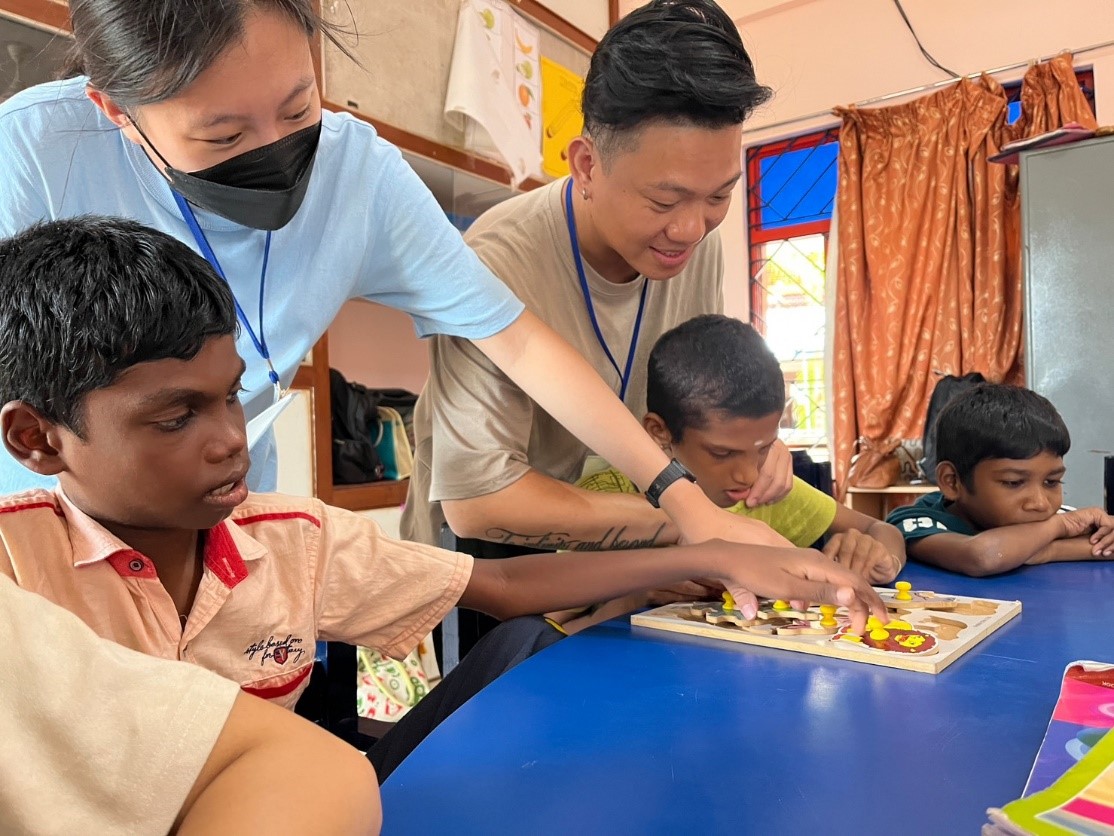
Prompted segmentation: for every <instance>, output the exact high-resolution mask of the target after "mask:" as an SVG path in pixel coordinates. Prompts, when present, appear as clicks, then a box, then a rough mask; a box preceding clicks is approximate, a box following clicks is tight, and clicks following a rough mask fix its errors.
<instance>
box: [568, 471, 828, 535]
mask: <svg viewBox="0 0 1114 836" xmlns="http://www.w3.org/2000/svg"><path fill="white" fill-rule="evenodd" d="M577 487H581V488H584V489H585V490H589V491H599V492H600V493H641V491H639V490H638V488H637V487H636V486H635V484H634V482H632V481H631V480H630V479H628V478H627V477H626V476H624V475H623V474H622V473H620V472H619V471H617V470H614V469H612V470H603V471H600V472H599V473H596V474H593V475H591V476H586V477H585V478H583V479H581V480H580V481H579V482H578V483H577ZM836 508H837V506H836V501H835V500H834V499H832V497H830V496H828V495H827V494H826V493H824V492H823V491H818V490H817V489H816V488H814V487H812V485H810V484H808V483H807V482H804V481H802V480H800V479H798V478H796V477H793V487H792V488H790V490H789V494H788V495H787V496H786V497H785V499H783V500H781V501H780V502H775V503H774V504H773V505H762V506H759V507H758V508H748V507H747V506H746V503H745V502H740V503H739V504H738V505H733V506H731V507H730V508H728V509H727V510H728V511H730V512H731V513H732V514H740V515H742V516H744V517H750V518H751V519H752V520H758V521H759V522H764V523H765V524H766V525H768V526H769V527H770V528H772V529H773V530H774V531H776V532H777V533H778V534H780V535H781V536H782V537H784V538H785V539H787V540H789V541H790V542H791V543H793V545H795V546H800V547H801V548H807V547H808V546H811V545H812V544H813V543H815V542H816V541H817V540H819V539H820V538H821V537H823V536H824V534H826V533H827V531H828V529H829V528H831V526H832V521H833V520H835V515H836Z"/></svg>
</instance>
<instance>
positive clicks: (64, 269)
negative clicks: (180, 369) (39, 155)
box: [0, 215, 236, 435]
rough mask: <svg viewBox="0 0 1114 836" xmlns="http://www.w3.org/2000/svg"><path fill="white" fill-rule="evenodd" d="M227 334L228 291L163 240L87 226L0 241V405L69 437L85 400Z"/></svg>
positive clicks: (97, 223)
mask: <svg viewBox="0 0 1114 836" xmlns="http://www.w3.org/2000/svg"><path fill="white" fill-rule="evenodd" d="M235 333H236V310H235V303H234V302H233V299H232V293H231V291H230V290H229V289H228V285H226V284H225V283H224V281H223V280H222V279H221V278H220V277H219V276H218V275H217V274H216V273H215V272H214V271H213V268H211V267H210V266H209V264H208V262H206V261H205V259H203V258H202V257H201V256H199V255H197V254H196V253H195V252H194V251H193V250H191V249H190V248H189V247H187V246H186V245H185V244H183V243H181V242H180V241H178V240H177V239H175V238H171V237H170V236H169V235H166V234H164V233H162V232H158V231H156V230H153V229H149V228H147V227H145V226H142V225H141V224H138V223H135V222H134V221H129V220H123V219H119V218H102V217H96V216H92V215H87V216H84V217H80V218H72V219H69V220H62V221H53V222H51V223H44V224H40V225H38V226H33V227H31V228H30V229H27V230H26V231H24V232H22V233H20V234H19V235H16V236H15V237H13V238H8V239H6V240H0V404H4V403H8V402H9V401H17V400H18V401H24V402H25V403H27V404H29V405H30V406H32V407H34V408H35V409H37V410H38V411H39V412H40V413H42V415H43V416H44V417H46V418H48V419H49V420H51V421H54V422H55V423H58V424H61V425H62V426H65V427H67V428H69V429H70V430H72V431H73V432H75V433H77V434H78V435H80V434H81V431H82V430H81V405H82V401H83V398H84V397H85V395H86V394H88V393H89V392H91V391H93V390H94V389H103V388H105V387H106V386H111V385H112V383H113V382H114V381H115V380H116V379H117V378H118V377H119V376H120V374H121V373H122V372H124V371H125V370H126V369H128V368H130V367H131V366H134V365H136V364H138V363H146V362H148V361H151V360H163V359H167V358H174V359H178V360H188V359H190V358H192V357H194V356H195V355H196V354H197V352H198V351H200V350H201V347H202V345H203V344H204V343H205V341H206V340H208V339H209V338H210V337H216V336H224V335H227V334H235Z"/></svg>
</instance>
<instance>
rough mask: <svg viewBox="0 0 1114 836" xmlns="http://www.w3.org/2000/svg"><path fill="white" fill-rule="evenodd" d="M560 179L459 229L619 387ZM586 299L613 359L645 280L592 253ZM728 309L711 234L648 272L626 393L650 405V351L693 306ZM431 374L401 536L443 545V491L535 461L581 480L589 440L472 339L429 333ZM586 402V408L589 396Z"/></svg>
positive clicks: (475, 488) (634, 406)
mask: <svg viewBox="0 0 1114 836" xmlns="http://www.w3.org/2000/svg"><path fill="white" fill-rule="evenodd" d="M565 182H566V181H565V180H558V181H555V182H554V183H551V184H549V185H548V186H545V187H543V188H540V189H536V190H535V191H532V192H529V193H527V194H524V195H519V196H518V197H515V198H512V199H510V200H507V201H505V202H503V203H501V204H499V205H498V206H495V207H494V208H492V209H491V210H489V211H487V212H485V213H484V214H483V216H482V217H480V218H479V219H478V220H477V221H476V223H475V224H473V225H472V227H471V228H470V229H469V230H468V232H467V234H466V235H465V240H466V241H467V242H468V244H469V245H470V246H471V247H472V248H473V249H474V250H475V251H476V253H477V254H478V255H479V257H480V259H481V260H482V261H483V262H484V263H485V264H486V265H487V266H488V267H489V268H490V269H491V271H492V272H493V273H495V275H496V276H499V277H500V278H501V279H502V280H503V281H504V282H506V284H507V285H508V286H509V287H510V289H511V290H513V291H514V292H515V294H516V295H517V296H518V297H519V298H520V299H521V300H522V301H523V303H525V305H526V307H527V309H529V310H530V311H532V312H533V313H534V314H535V315H537V316H538V317H539V318H541V319H542V320H544V321H545V322H546V323H548V324H549V326H550V327H552V328H553V329H554V330H555V331H557V333H559V334H560V335H561V336H563V337H564V338H565V339H566V340H568V342H569V343H570V344H571V345H572V346H573V348H575V349H576V350H577V351H579V352H580V353H581V354H582V355H583V356H584V357H585V359H587V360H588V362H589V363H590V364H591V365H592V366H593V367H594V368H595V369H596V371H597V372H599V374H600V376H601V377H602V378H603V379H604V381H605V382H606V383H608V384H609V385H610V386H611V388H612V389H613V390H614V391H615V393H616V394H618V392H619V388H620V378H619V374H618V373H617V372H616V370H615V367H614V366H612V365H611V362H610V361H609V360H608V359H607V355H606V354H605V353H604V351H603V348H602V347H601V346H600V344H599V341H598V340H597V339H596V334H595V332H594V330H593V329H592V323H591V320H590V319H589V317H588V312H587V309H586V307H585V304H584V297H583V295H582V293H581V290H580V283H579V279H578V278H577V273H576V265H575V263H574V261H573V257H572V249H571V243H570V240H569V232H568V227H567V226H566V223H565V213H564V206H563V201H562V197H563V194H564V192H563V189H564V185H565ZM584 269H585V274H586V276H587V279H588V285H589V288H590V291H591V294H592V304H593V306H594V307H595V311H596V317H597V320H598V322H599V325H600V330H601V331H602V332H603V335H604V338H605V339H606V340H607V345H608V347H609V349H610V350H611V353H612V355H613V356H614V357H615V360H616V362H618V364H619V366H620V368H622V367H624V366H625V364H626V360H627V354H628V352H629V350H630V343H631V335H632V333H633V331H634V323H635V320H636V318H637V314H638V305H639V301H640V297H641V294H642V288H643V285H644V284H645V283H646V282H647V281H648V280H647V279H646V278H645V277H642V276H640V277H638V278H637V279H635V280H634V281H632V282H629V283H627V284H621V285H618V284H613V283H611V282H608V281H607V280H606V279H604V278H603V277H602V276H600V275H599V274H598V273H596V272H595V271H594V270H593V269H592V268H591V267H590V266H589V265H588V264H587V263H585V264H584ZM722 310H723V253H722V249H721V246H720V240H719V235H718V234H717V233H716V232H712V233H711V234H709V235H708V236H707V237H706V238H705V239H704V241H702V242H701V243H700V244H699V245H698V246H697V248H696V251H695V252H694V253H693V255H692V258H691V259H690V260H689V262H688V264H687V265H686V266H685V269H684V270H683V271H682V272H681V273H680V274H679V275H677V276H675V277H674V278H672V279H669V280H667V281H653V282H650V287H649V289H648V291H647V297H646V310H645V313H644V315H643V319H642V329H641V334H640V336H639V339H638V346H637V350H636V353H635V358H634V365H633V367H632V370H631V379H630V383H629V385H628V388H627V395H626V399H625V402H626V405H627V407H628V408H629V409H630V410H631V412H632V413H634V415H635V416H637V417H638V418H639V419H641V418H642V415H643V414H644V413H645V410H646V363H647V360H648V359H649V356H650V349H651V348H653V346H654V343H655V342H657V339H658V337H660V336H661V335H662V334H663V333H664V332H666V331H668V330H669V329H670V328H672V327H674V326H675V325H679V324H680V323H682V322H684V321H686V320H688V319H691V318H692V317H694V316H697V315H699V314H707V313H720V312H722ZM430 361H431V362H430V376H429V380H428V382H427V383H426V386H425V389H424V390H423V392H422V396H421V398H420V399H419V400H418V405H417V409H416V411H415V415H414V432H415V436H416V439H415V440H416V443H417V450H416V455H415V460H414V472H413V475H412V476H411V479H410V493H409V496H408V497H407V501H406V509H405V511H404V512H403V518H402V533H403V536H404V537H406V538H408V539H413V540H417V541H419V542H424V543H429V544H431V545H439V542H440V529H441V523H442V522H443V521H444V515H443V514H442V513H441V507H440V500H444V499H469V498H471V497H474V496H483V495H485V494H489V493H494V492H495V491H499V490H502V489H503V488H505V487H507V486H509V485H512V484H514V482H516V481H518V480H519V479H521V478H522V476H523V475H525V473H526V472H527V471H528V470H530V469H531V468H533V469H534V470H536V471H538V472H540V473H544V474H545V475H547V476H550V477H552V478H554V479H560V480H561V481H564V482H570V483H572V482H576V480H577V479H578V478H580V474H581V468H582V467H583V465H584V460H585V458H586V457H587V455H588V454H589V452H590V451H589V450H588V449H587V448H586V447H585V446H584V445H583V444H581V443H580V441H578V440H577V439H576V437H575V436H573V435H572V434H571V433H569V432H568V431H567V430H565V429H564V428H563V427H562V426H561V425H560V424H558V423H557V422H556V421H555V420H553V419H552V418H551V417H550V416H549V415H548V414H547V413H546V412H545V411H544V410H542V409H541V407H539V406H538V405H537V404H535V403H534V402H533V401H532V400H531V399H530V398H529V397H527V396H526V394H525V393H524V392H523V391H522V390H521V389H519V388H518V387H517V386H516V385H515V384H514V383H512V382H511V381H510V379H508V378H507V376H506V375H504V374H503V373H502V372H501V371H499V369H498V368H497V367H496V366H495V365H494V364H493V363H492V362H491V361H490V360H488V359H487V357H486V356H484V354H483V353H482V352H481V351H480V350H479V349H477V348H476V347H475V346H474V345H473V344H472V343H470V342H468V341H466V340H461V339H457V338H453V337H444V336H438V337H434V338H433V339H432V341H431V346H430ZM581 408H582V409H584V410H587V411H589V412H590V411H591V410H592V404H583V405H582V407H581Z"/></svg>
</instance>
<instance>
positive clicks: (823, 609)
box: [820, 604, 836, 627]
mask: <svg viewBox="0 0 1114 836" xmlns="http://www.w3.org/2000/svg"><path fill="white" fill-rule="evenodd" d="M835 614H836V607H833V606H832V605H831V604H821V605H820V615H821V616H822V618H821V619H820V626H821V627H835V626H836V620H835Z"/></svg>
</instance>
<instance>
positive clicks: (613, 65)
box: [582, 0, 771, 155]
mask: <svg viewBox="0 0 1114 836" xmlns="http://www.w3.org/2000/svg"><path fill="white" fill-rule="evenodd" d="M770 95H771V91H770V88H768V87H764V86H762V85H761V84H759V83H758V82H757V81H756V80H755V77H754V64H753V63H752V62H751V60H750V56H749V55H748V54H747V51H746V49H745V48H744V47H743V41H742V38H740V37H739V30H738V29H737V28H736V27H735V24H734V22H733V21H732V20H731V18H730V17H728V15H727V14H726V13H725V12H724V11H723V9H721V8H720V7H719V6H717V5H716V4H715V3H714V2H712V0H653V2H651V3H648V4H647V5H645V6H643V7H642V8H640V9H636V10H635V11H633V12H631V13H630V14H629V15H627V16H626V17H624V18H623V19H622V20H620V21H619V22H618V23H616V24H615V25H614V26H613V27H611V29H610V30H609V31H608V32H607V34H606V35H604V36H603V40H601V41H600V42H599V45H598V46H597V47H596V51H595V52H594V53H593V54H592V61H591V65H590V66H589V69H588V77H587V78H586V79H585V83H584V96H583V100H582V108H583V111H584V131H585V133H587V134H588V135H589V136H590V137H592V139H593V140H594V141H595V143H596V144H597V146H599V147H600V149H601V152H602V153H603V154H604V155H607V154H609V153H611V152H612V151H613V150H615V149H617V148H618V147H620V146H621V145H624V144H625V140H626V139H627V138H628V136H629V133H630V132H631V131H634V130H636V129H638V128H639V127H641V126H643V125H644V124H645V123H648V122H652V121H662V122H667V123H669V122H679V123H684V124H691V125H696V126H698V127H701V128H724V127H727V126H729V125H739V124H742V123H743V121H744V120H745V119H746V118H747V116H749V115H750V113H751V111H752V110H754V108H756V107H758V106H759V105H761V104H763V103H764V102H765V101H767V100H768V99H769V98H770Z"/></svg>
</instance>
